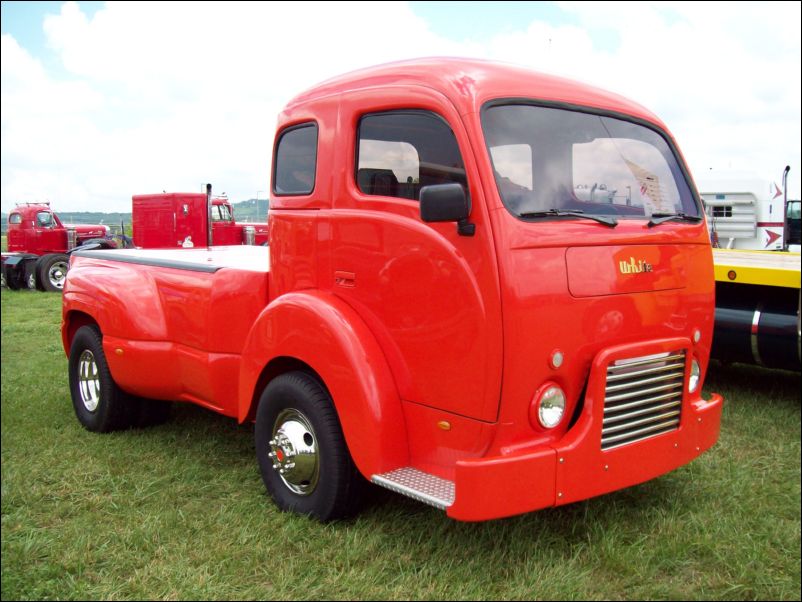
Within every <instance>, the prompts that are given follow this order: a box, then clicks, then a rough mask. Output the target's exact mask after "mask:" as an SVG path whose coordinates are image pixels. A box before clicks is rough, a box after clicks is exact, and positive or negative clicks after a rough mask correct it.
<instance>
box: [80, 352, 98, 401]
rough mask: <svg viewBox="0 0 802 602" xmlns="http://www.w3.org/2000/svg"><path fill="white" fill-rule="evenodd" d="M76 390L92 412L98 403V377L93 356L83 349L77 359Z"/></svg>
mask: <svg viewBox="0 0 802 602" xmlns="http://www.w3.org/2000/svg"><path fill="white" fill-rule="evenodd" d="M78 391H79V393H80V395H81V401H82V402H83V404H84V407H85V408H86V409H87V411H89V412H94V411H95V410H96V409H97V406H98V404H99V403H100V377H99V376H98V372H97V364H96V363H95V356H94V355H93V354H92V352H91V351H89V350H88V349H85V350H84V351H83V353H81V357H80V359H79V360H78Z"/></svg>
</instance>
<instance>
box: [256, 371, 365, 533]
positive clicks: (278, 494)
mask: <svg viewBox="0 0 802 602" xmlns="http://www.w3.org/2000/svg"><path fill="white" fill-rule="evenodd" d="M255 435H256V457H257V460H258V461H259V469H260V470H261V473H262V479H263V480H264V482H265V486H266V487H267V491H268V492H269V493H270V495H271V497H272V498H273V500H274V501H275V502H276V504H277V505H278V507H279V508H280V509H282V510H285V511H292V512H297V513H299V514H307V515H311V516H314V517H316V518H317V519H319V520H321V521H328V520H333V519H337V518H343V517H345V516H348V515H349V514H352V513H354V512H355V511H356V510H358V508H359V505H360V501H361V498H362V497H363V493H364V489H365V486H366V483H367V482H366V481H365V480H364V479H363V478H362V475H360V474H359V472H358V471H357V469H356V467H355V466H354V463H353V460H352V459H351V454H350V453H349V452H348V447H347V445H346V443H345V438H344V437H343V433H342V429H341V428H340V421H339V418H338V417H337V412H336V410H335V409H334V404H333V403H332V400H331V397H330V396H329V393H328V391H326V389H325V387H323V385H322V384H321V383H320V382H319V381H318V380H317V379H315V378H314V377H313V376H311V375H310V374H307V373H305V372H288V373H286V374H282V375H281V376H278V377H276V378H275V379H273V380H272V381H271V382H270V384H268V385H267V387H266V388H265V390H264V392H263V393H262V396H261V398H260V400H259V408H258V410H257V413H256V429H255Z"/></svg>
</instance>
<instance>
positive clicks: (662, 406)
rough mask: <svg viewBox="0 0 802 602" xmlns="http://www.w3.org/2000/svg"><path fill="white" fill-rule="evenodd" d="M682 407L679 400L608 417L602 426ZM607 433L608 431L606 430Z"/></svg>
mask: <svg viewBox="0 0 802 602" xmlns="http://www.w3.org/2000/svg"><path fill="white" fill-rule="evenodd" d="M681 405H682V399H677V400H676V401H669V402H668V403H663V404H660V405H659V406H654V407H650V408H646V409H645V410H635V411H634V412H628V413H626V414H616V415H614V416H606V417H605V418H604V420H603V421H602V424H614V423H616V422H621V421H622V420H629V419H630V418H637V417H638V416H643V415H644V414H648V413H650V412H660V411H662V410H668V409H671V408H676V407H678V406H681ZM606 413H607V410H605V414H606ZM605 432H606V430H605Z"/></svg>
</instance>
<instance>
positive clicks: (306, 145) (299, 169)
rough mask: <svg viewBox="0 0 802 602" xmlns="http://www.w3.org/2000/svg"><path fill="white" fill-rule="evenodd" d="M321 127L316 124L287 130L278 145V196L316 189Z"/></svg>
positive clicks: (275, 167)
mask: <svg viewBox="0 0 802 602" xmlns="http://www.w3.org/2000/svg"><path fill="white" fill-rule="evenodd" d="M317 134H318V128H317V124H315V123H303V124H300V125H294V126H291V127H289V128H287V129H286V130H284V131H283V132H282V133H281V135H280V137H279V139H278V143H277V145H276V154H275V155H276V158H275V163H274V165H273V192H274V193H275V194H277V195H307V194H311V193H312V191H313V190H314V189H315V170H316V167H317V138H318V135H317Z"/></svg>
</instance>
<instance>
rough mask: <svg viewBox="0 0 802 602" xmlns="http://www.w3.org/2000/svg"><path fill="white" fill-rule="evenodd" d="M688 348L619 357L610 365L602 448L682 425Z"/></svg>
mask: <svg viewBox="0 0 802 602" xmlns="http://www.w3.org/2000/svg"><path fill="white" fill-rule="evenodd" d="M684 386H685V351H684V350H682V351H675V352H669V353H660V354H657V355H647V356H644V357H636V358H632V359H625V360H618V361H615V362H613V363H612V364H610V365H609V366H607V387H606V389H605V394H604V422H603V423H602V439H601V447H602V449H612V448H614V447H619V446H621V445H627V444H629V443H635V442H636V441H642V440H643V439H648V438H649V437H654V436H656V435H660V434H662V433H667V432H669V431H672V430H674V429H676V428H677V427H679V421H680V412H681V410H682V392H683V388H684Z"/></svg>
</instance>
